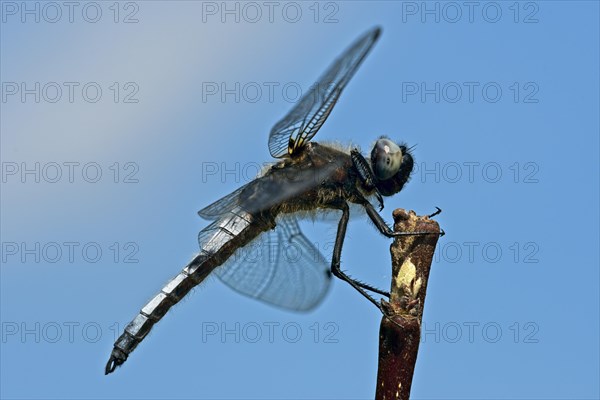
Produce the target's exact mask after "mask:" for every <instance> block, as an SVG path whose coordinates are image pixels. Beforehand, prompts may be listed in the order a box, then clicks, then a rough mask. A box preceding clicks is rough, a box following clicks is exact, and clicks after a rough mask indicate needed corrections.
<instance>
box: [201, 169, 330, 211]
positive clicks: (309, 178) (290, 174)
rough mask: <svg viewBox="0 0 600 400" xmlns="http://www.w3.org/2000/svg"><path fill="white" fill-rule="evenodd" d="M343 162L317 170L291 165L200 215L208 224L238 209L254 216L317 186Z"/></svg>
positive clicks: (245, 186) (207, 208)
mask: <svg viewBox="0 0 600 400" xmlns="http://www.w3.org/2000/svg"><path fill="white" fill-rule="evenodd" d="M340 163H341V161H340V160H334V161H331V162H330V163H328V164H325V165H321V166H319V167H315V166H313V165H294V164H289V165H287V166H284V167H280V168H276V169H272V170H270V171H269V173H267V174H266V175H264V176H261V177H260V178H257V179H255V180H253V181H252V182H250V183H248V184H246V185H244V186H242V187H241V188H239V189H237V190H236V191H234V192H232V193H230V194H229V195H227V196H225V197H223V198H221V199H219V200H217V201H215V202H214V203H212V204H210V205H209V206H207V207H205V208H203V209H202V210H200V211H198V215H200V216H201V217H202V218H204V219H207V220H215V219H217V218H219V217H220V216H221V215H223V214H225V213H227V212H229V211H231V210H233V209H234V208H236V207H239V208H241V209H242V210H244V211H246V212H249V213H255V212H259V211H262V210H268V209H269V208H271V207H273V206H276V205H278V204H281V203H284V202H285V201H286V200H289V199H291V198H294V197H296V196H298V195H301V194H302V193H304V192H306V191H308V190H310V189H312V188H314V187H316V186H318V185H320V184H321V182H322V181H324V180H326V179H327V178H328V177H329V176H330V175H331V174H332V173H333V172H334V171H335V170H336V168H338V167H339V166H340V165H341V164H340Z"/></svg>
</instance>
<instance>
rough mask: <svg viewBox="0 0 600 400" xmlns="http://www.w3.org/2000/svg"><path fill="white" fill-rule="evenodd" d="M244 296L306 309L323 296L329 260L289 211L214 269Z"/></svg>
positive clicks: (286, 306)
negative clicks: (313, 243)
mask: <svg viewBox="0 0 600 400" xmlns="http://www.w3.org/2000/svg"><path fill="white" fill-rule="evenodd" d="M214 273H215V274H216V275H217V276H218V277H219V278H220V279H221V280H222V281H223V282H224V283H225V284H227V285H228V286H230V287H231V288H233V289H234V290H236V291H237V292H240V293H242V294H244V295H246V296H250V297H253V298H256V299H259V300H262V301H264V302H266V303H269V304H272V305H275V306H279V307H282V308H286V309H291V310H295V311H307V310H310V309H312V308H314V307H315V306H317V305H318V304H319V303H320V301H321V300H322V299H323V298H324V297H325V294H326V293H327V289H328V288H329V283H330V280H331V279H330V273H329V263H328V262H327V261H326V260H325V258H324V257H323V255H322V254H321V253H320V252H319V250H318V249H317V248H316V247H314V246H313V245H312V244H311V242H310V241H309V240H308V239H307V238H306V236H304V235H303V234H302V232H301V231H300V227H299V226H298V222H297V221H296V219H295V218H294V217H293V216H291V215H286V216H284V217H281V218H278V219H277V226H276V228H275V229H273V230H271V231H268V232H265V233H263V234H262V235H260V236H259V237H258V238H257V239H255V240H254V241H252V242H250V243H249V244H248V245H246V246H245V247H243V248H241V249H238V250H237V251H236V252H235V253H234V254H233V255H232V256H231V257H230V258H229V259H228V260H227V262H225V264H223V265H222V266H220V267H219V268H217V269H216V270H215V272H214Z"/></svg>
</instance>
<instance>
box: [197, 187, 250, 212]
mask: <svg viewBox="0 0 600 400" xmlns="http://www.w3.org/2000/svg"><path fill="white" fill-rule="evenodd" d="M250 184H252V182H250V183H247V184H246V185H244V186H242V187H240V188H239V189H237V190H235V191H233V192H231V193H229V194H228V195H227V196H225V197H221V198H220V199H219V200H217V201H215V202H213V203H211V204H209V205H208V206H206V207H204V208H203V209H202V210H200V211H198V215H199V216H200V217H202V218H204V219H206V220H209V221H214V220H216V219H218V218H219V217H220V216H222V215H224V214H226V213H228V212H230V211H232V210H233V209H234V208H236V207H237V206H238V205H239V203H240V194H241V193H242V191H244V190H245V189H246V188H247V187H248V186H249V185H250Z"/></svg>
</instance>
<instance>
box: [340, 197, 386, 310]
mask: <svg viewBox="0 0 600 400" xmlns="http://www.w3.org/2000/svg"><path fill="white" fill-rule="evenodd" d="M336 208H337V209H340V210H341V211H342V217H341V218H340V222H339V224H338V230H337V234H336V237H335V246H334V248H333V257H332V258H331V273H332V274H333V275H334V276H335V277H336V278H339V279H341V280H343V281H346V282H348V283H349V284H350V286H352V287H353V288H354V289H356V290H357V291H358V292H359V293H360V294H362V295H363V296H364V297H365V298H366V299H367V300H369V301H370V302H371V303H373V304H374V305H375V307H377V308H378V309H379V311H381V312H382V313H384V314H385V310H384V309H383V307H382V306H381V304H380V303H379V302H378V301H377V300H375V299H374V298H373V297H372V296H371V295H370V294H368V293H367V292H366V291H365V289H366V290H369V291H372V292H375V293H378V294H381V295H384V296H388V297H389V293H388V292H385V291H383V290H380V289H377V288H375V287H373V286H371V285H367V284H366V283H362V282H359V281H357V280H355V279H352V278H351V277H350V276H348V275H347V274H346V273H345V272H344V271H342V270H341V268H340V260H341V256H342V247H343V245H344V238H345V237H346V228H347V227H348V220H349V219H350V208H349V207H348V204H346V203H345V202H343V203H340V204H339V205H337V207H336Z"/></svg>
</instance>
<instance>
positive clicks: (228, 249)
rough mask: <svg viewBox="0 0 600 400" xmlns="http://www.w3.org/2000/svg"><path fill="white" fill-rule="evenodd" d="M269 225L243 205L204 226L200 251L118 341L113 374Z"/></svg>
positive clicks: (108, 369) (111, 362)
mask: <svg viewBox="0 0 600 400" xmlns="http://www.w3.org/2000/svg"><path fill="white" fill-rule="evenodd" d="M267 229H269V226H268V225H267V224H264V223H259V222H258V221H255V218H254V217H253V216H252V215H250V214H249V213H246V212H244V211H242V210H240V209H239V208H238V209H234V210H232V211H230V212H228V213H227V214H225V215H223V216H221V217H220V218H219V219H218V220H216V221H215V222H213V223H212V224H210V225H209V226H207V227H206V228H205V229H203V230H202V231H201V232H200V234H199V236H198V240H199V242H200V247H201V250H200V253H199V254H198V255H196V256H195V257H194V258H193V259H192V261H190V263H189V264H188V265H187V266H186V267H185V268H183V270H182V271H181V272H180V273H179V274H178V275H177V276H175V277H174V278H173V279H171V281H169V283H167V284H166V285H165V286H164V287H163V288H162V290H161V291H160V292H159V293H158V294H157V295H156V296H154V297H153V298H152V300H150V301H149V302H148V303H147V304H146V305H145V306H144V307H143V308H142V309H141V310H140V312H139V313H138V315H137V316H136V317H135V318H134V319H133V320H132V321H131V322H130V323H129V324H128V325H127V326H126V327H125V330H124V331H123V333H122V334H121V336H120V337H119V338H118V339H117V341H116V342H115V344H114V348H113V351H112V354H111V357H110V359H109V361H108V363H107V364H106V369H105V373H106V374H109V373H111V372H113V371H114V370H115V368H116V367H118V366H119V365H121V364H123V363H124V362H125V361H126V360H127V357H128V356H129V354H130V353H131V352H132V351H133V350H134V349H135V348H136V347H137V345H138V344H139V343H140V342H141V341H142V340H144V338H145V337H146V335H148V333H149V332H150V330H151V329H152V327H153V326H154V324H156V323H157V322H158V321H160V320H161V319H162V317H164V316H165V314H166V313H167V312H168V311H169V309H170V308H171V307H173V306H174V305H175V304H177V303H179V301H180V300H181V299H183V298H184V297H185V295H187V294H188V293H189V292H190V291H191V290H192V289H193V288H194V287H195V286H197V285H198V284H200V283H201V282H202V281H204V280H205V279H206V277H207V276H208V275H209V274H210V273H211V272H212V271H213V270H214V269H215V268H217V267H218V266H220V265H221V264H222V263H224V262H225V261H226V260H227V259H228V258H229V257H230V256H231V255H232V254H233V253H234V252H235V250H237V249H238V248H240V247H243V246H245V245H246V244H248V243H249V242H250V241H252V240H253V239H254V238H256V236H258V235H259V234H261V233H262V232H264V231H265V230H267Z"/></svg>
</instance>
